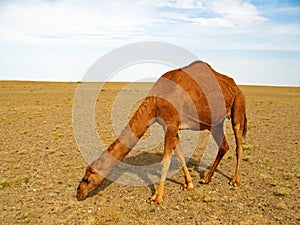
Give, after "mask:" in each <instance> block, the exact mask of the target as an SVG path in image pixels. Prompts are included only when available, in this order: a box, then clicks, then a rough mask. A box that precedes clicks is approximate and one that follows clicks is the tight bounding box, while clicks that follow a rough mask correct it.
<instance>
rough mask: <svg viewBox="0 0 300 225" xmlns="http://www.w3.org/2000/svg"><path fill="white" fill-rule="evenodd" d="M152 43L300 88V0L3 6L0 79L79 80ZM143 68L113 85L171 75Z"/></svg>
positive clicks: (52, 0) (45, 1)
mask: <svg viewBox="0 0 300 225" xmlns="http://www.w3.org/2000/svg"><path fill="white" fill-rule="evenodd" d="M144 41H159V42H166V43H170V44H174V45H178V46H180V47H182V48H184V49H187V50H188V51H190V52H192V53H193V54H195V55H196V56H197V57H198V58H199V59H200V60H203V61H205V62H208V63H209V64H210V65H211V66H212V67H213V68H215V69H216V70H217V71H219V72H221V73H223V74H227V75H229V76H231V77H233V78H234V79H235V80H236V82H237V83H238V84H253V85H279V86H300V1H299V0H289V1H288V0H265V1H264V0H253V1H252V0H248V1H246V0H209V1H203V0H197V1H196V0H159V1H155V0H154V1H153V0H152V1H151V0H140V1H138V0H123V1H111V0H99V1H96V0H91V1H79V0H35V1H34V0H27V1H21V0H20V1H18V0H0V80H41V81H78V80H81V79H82V77H83V76H84V75H85V73H86V72H87V71H88V69H89V68H90V67H91V66H92V65H93V64H94V63H95V62H96V61H97V60H98V59H99V58H101V57H102V56H103V55H105V54H108V53H109V52H110V51H112V50H114V49H116V48H118V47H121V46H124V45H128V44H132V43H136V42H144ZM140 67H141V66H139V68H138V69H135V70H134V69H129V71H130V73H126V70H124V71H121V72H120V73H119V74H117V75H116V76H115V77H114V78H112V80H113V81H114V80H116V81H118V80H121V81H138V80H140V79H143V77H149V76H154V77H159V76H160V75H162V73H163V72H164V71H165V70H168V69H169V68H166V67H165V66H162V68H161V69H159V68H157V67H156V66H153V70H151V68H149V65H148V67H147V69H146V70H145V69H144V70H143V69H141V68H140ZM145 68H146V66H145Z"/></svg>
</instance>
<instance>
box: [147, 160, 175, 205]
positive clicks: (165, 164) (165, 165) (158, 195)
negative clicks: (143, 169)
mask: <svg viewBox="0 0 300 225" xmlns="http://www.w3.org/2000/svg"><path fill="white" fill-rule="evenodd" d="M170 164H171V158H170V157H169V158H166V159H163V161H162V174H161V179H160V184H159V186H158V188H157V190H156V191H155V194H154V195H153V196H152V197H151V198H150V202H151V203H152V202H153V203H155V204H160V203H162V201H163V195H164V189H165V183H166V179H167V175H168V171H169V168H170Z"/></svg>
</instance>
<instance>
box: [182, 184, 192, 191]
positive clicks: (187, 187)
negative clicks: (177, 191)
mask: <svg viewBox="0 0 300 225" xmlns="http://www.w3.org/2000/svg"><path fill="white" fill-rule="evenodd" d="M192 189H194V184H193V183H192V182H191V183H188V184H183V190H192Z"/></svg>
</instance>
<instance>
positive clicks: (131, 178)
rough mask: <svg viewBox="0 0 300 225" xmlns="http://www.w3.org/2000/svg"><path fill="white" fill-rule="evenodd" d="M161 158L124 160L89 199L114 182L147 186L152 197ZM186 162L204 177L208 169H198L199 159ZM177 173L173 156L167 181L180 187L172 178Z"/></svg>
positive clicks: (158, 155)
mask: <svg viewBox="0 0 300 225" xmlns="http://www.w3.org/2000/svg"><path fill="white" fill-rule="evenodd" d="M161 157H162V154H161V153H149V152H141V153H139V154H136V155H135V156H129V157H127V158H125V159H124V160H123V161H122V162H121V163H120V164H119V165H118V166H117V167H115V168H114V170H113V171H112V173H111V174H110V175H109V176H108V177H107V179H105V180H104V182H103V183H102V184H101V185H100V186H99V187H98V188H96V189H95V190H94V191H92V192H91V193H90V194H89V197H92V196H94V195H97V194H98V193H99V192H102V191H104V190H105V189H106V188H107V187H109V186H110V185H111V184H112V183H115V182H116V183H120V184H124V185H130V186H148V187H149V188H150V190H151V193H152V195H153V194H154V193H155V184H156V183H158V182H159V181H160V175H161ZM186 161H187V166H188V168H189V169H190V168H192V169H193V170H194V171H196V172H198V174H199V176H200V178H202V177H204V175H205V173H206V172H207V170H208V169H209V168H210V167H209V166H208V165H204V168H206V169H203V168H199V163H200V162H199V159H198V160H197V159H196V158H194V157H192V158H190V159H186ZM202 167H203V166H202ZM178 171H180V172H181V165H180V164H179V162H178V160H177V159H176V157H175V155H174V154H173V155H172V159H171V166H170V170H169V173H168V178H167V180H168V181H170V182H173V183H175V184H179V185H182V182H180V181H177V180H175V179H173V178H172V176H173V175H175V174H176V173H177V172H178ZM215 173H219V174H221V175H222V176H224V177H226V179H228V180H230V177H229V176H228V175H226V174H225V173H223V172H222V171H220V170H218V169H216V171H215Z"/></svg>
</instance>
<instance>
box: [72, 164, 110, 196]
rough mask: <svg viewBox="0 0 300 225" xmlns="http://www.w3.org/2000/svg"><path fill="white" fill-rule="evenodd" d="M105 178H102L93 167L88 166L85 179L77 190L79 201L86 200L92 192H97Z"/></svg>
mask: <svg viewBox="0 0 300 225" xmlns="http://www.w3.org/2000/svg"><path fill="white" fill-rule="evenodd" d="M103 180H104V178H103V177H102V176H100V175H99V174H98V173H97V172H96V171H95V170H94V169H93V168H92V167H90V166H88V167H87V168H86V172H85V175H84V177H83V178H82V180H81V181H80V183H79V186H78V188H77V199H78V201H81V200H84V199H85V198H86V197H87V196H88V195H89V193H90V192H91V191H93V190H95V189H96V188H97V187H98V186H100V184H101V183H102V182H103Z"/></svg>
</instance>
